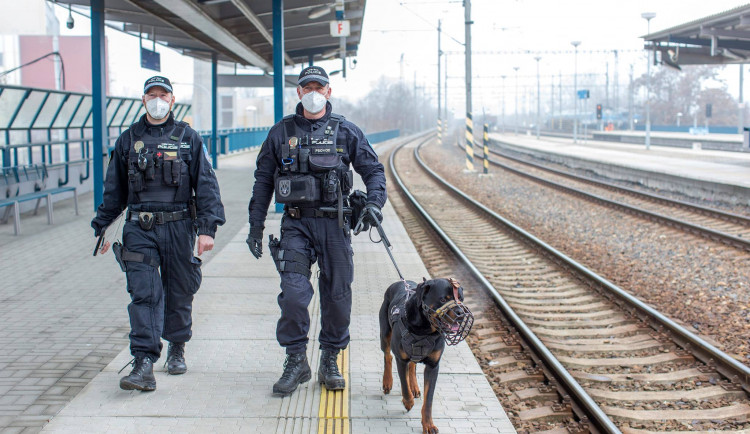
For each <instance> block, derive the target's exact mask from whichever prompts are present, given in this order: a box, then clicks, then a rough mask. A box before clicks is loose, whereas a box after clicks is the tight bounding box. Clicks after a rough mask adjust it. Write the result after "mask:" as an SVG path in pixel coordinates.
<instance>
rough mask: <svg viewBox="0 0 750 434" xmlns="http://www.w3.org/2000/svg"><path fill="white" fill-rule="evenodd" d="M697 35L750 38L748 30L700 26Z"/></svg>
mask: <svg viewBox="0 0 750 434" xmlns="http://www.w3.org/2000/svg"><path fill="white" fill-rule="evenodd" d="M698 36H718V37H720V38H736V39H744V40H750V31H745V30H726V29H715V28H705V27H703V26H701V29H700V33H699V35H698Z"/></svg>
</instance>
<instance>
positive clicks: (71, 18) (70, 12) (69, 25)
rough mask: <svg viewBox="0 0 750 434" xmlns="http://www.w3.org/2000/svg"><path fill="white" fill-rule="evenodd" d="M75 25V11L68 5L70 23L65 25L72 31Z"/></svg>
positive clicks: (67, 22)
mask: <svg viewBox="0 0 750 434" xmlns="http://www.w3.org/2000/svg"><path fill="white" fill-rule="evenodd" d="M75 24H76V23H75V21H73V11H71V10H70V4H68V21H66V22H65V25H66V26H67V27H68V28H69V29H72V28H73V26H74V25H75Z"/></svg>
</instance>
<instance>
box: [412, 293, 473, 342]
mask: <svg viewBox="0 0 750 434" xmlns="http://www.w3.org/2000/svg"><path fill="white" fill-rule="evenodd" d="M417 295H418V296H419V297H420V299H421V302H422V306H421V309H422V313H423V314H424V315H425V317H427V320H428V321H429V322H430V325H432V327H433V328H435V330H437V331H439V332H440V333H441V334H442V335H443V336H444V337H445V342H446V343H447V344H448V345H456V344H457V343H459V342H461V341H462V340H464V339H466V336H468V334H469V332H470V331H471V327H472V326H473V325H474V315H472V313H471V311H470V310H469V308H468V307H466V305H465V304H463V301H464V289H463V287H461V284H460V283H458V281H457V280H456V279H453V278H450V279H432V280H423V282H422V283H420V284H419V285H418V286H417Z"/></svg>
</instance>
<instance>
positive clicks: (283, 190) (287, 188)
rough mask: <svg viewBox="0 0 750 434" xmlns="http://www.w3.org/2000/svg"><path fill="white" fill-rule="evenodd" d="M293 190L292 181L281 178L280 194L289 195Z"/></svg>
mask: <svg viewBox="0 0 750 434" xmlns="http://www.w3.org/2000/svg"><path fill="white" fill-rule="evenodd" d="M291 191H292V181H291V180H289V179H280V180H279V194H280V195H281V196H282V197H287V196H289V193H290V192H291Z"/></svg>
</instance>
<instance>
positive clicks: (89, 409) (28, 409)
mask: <svg viewBox="0 0 750 434" xmlns="http://www.w3.org/2000/svg"><path fill="white" fill-rule="evenodd" d="M254 158H255V154H254V153H247V154H239V155H236V156H232V157H229V158H224V159H222V160H221V161H220V170H219V171H218V172H217V173H218V175H219V180H220V184H221V189H222V197H223V199H224V203H225V206H226V207H227V216H228V223H227V225H225V226H224V227H223V228H221V229H220V231H219V233H218V235H217V251H215V252H212V253H210V254H208V255H204V266H203V274H204V280H203V285H202V286H201V289H200V291H199V292H198V294H197V295H196V300H195V303H194V329H193V340H191V342H189V343H188V344H187V345H186V357H187V361H188V365H189V370H188V373H187V374H185V375H182V376H168V375H167V374H166V372H165V371H164V368H163V367H162V364H163V359H162V360H161V361H160V362H157V369H156V377H157V390H156V391H155V392H152V393H143V392H135V391H130V392H128V391H123V390H120V389H119V387H118V382H119V378H120V377H121V376H122V375H125V374H126V372H128V369H126V370H125V371H123V373H121V374H118V373H117V371H119V370H120V368H122V367H123V366H125V365H126V363H127V362H128V361H129V360H130V354H129V350H128V348H127V332H128V330H129V328H128V323H127V314H126V305H127V303H128V301H129V299H128V296H127V293H126V291H125V283H124V275H123V273H121V272H120V271H119V268H118V267H117V265H116V264H115V263H114V261H113V260H112V258H111V257H109V256H110V255H107V256H105V257H103V258H99V257H97V258H93V257H92V256H91V250H92V249H93V236H92V231H91V230H90V228H89V227H88V223H89V221H90V218H91V215H93V213H89V215H86V213H85V212H82V216H80V217H75V216H74V215H73V212H72V205H71V206H70V207H71V209H70V210H69V211H70V212H69V214H70V216H68V217H63V215H64V214H65V213H66V207H65V204H61V205H58V204H56V205H55V213H56V219H57V222H58V223H57V224H56V225H54V226H46V225H45V224H43V223H42V222H41V219H42V218H44V217H43V216H39V218H37V217H33V218H25V219H24V229H25V233H27V234H32V233H34V232H36V233H34V234H33V235H23V236H22V237H18V239H12V238H11V237H12V235H9V234H12V227H10V228H6V227H0V231H2V232H0V267H1V268H0V276H2V277H3V278H2V283H0V299H2V301H3V303H2V304H1V305H0V306H2V307H0V313H1V315H0V343H2V344H3V346H4V351H3V353H2V355H0V392H2V397H0V428H2V429H3V432H6V431H7V432H22V431H24V432H38V431H39V430H40V429H42V426H43V430H44V431H45V432H53V433H69V432H70V433H72V432H75V433H80V432H140V431H144V430H145V429H148V430H154V429H155V430H158V431H160V432H207V431H213V432H253V433H311V432H322V431H320V430H319V422H320V419H321V416H325V408H323V409H322V410H321V396H325V393H324V392H325V391H324V390H322V388H321V386H320V385H319V384H317V382H316V381H315V376H313V380H312V381H310V382H308V383H306V384H305V385H303V386H301V387H300V388H299V389H298V390H297V391H296V392H295V393H294V394H293V395H292V396H290V397H287V398H283V399H281V398H276V397H273V396H272V394H271V387H272V385H273V383H274V382H275V381H276V380H277V379H278V377H279V375H280V373H281V369H282V364H283V361H284V351H283V349H282V348H281V347H279V345H278V344H277V342H276V339H275V324H276V321H277V319H278V315H279V308H278V305H277V303H276V296H277V294H278V292H279V288H278V285H279V277H278V274H277V272H276V270H275V267H274V265H273V263H272V261H271V259H270V258H269V257H268V253H267V246H264V248H265V255H264V256H263V258H261V260H255V259H254V258H253V257H252V256H251V255H250V254H249V252H248V251H247V246H246V244H245V237H246V234H247V229H248V227H247V223H246V221H247V217H246V216H247V211H246V207H247V202H248V199H249V196H250V186H251V184H252V170H253V167H252V166H253V165H254ZM87 201H88V202H87ZM87 205H88V207H89V208H88V209H91V206H92V205H91V199H90V197H88V198H84V200H83V201H82V205H81V209H82V210H86V209H87V208H85V207H86V206H87ZM58 215H59V216H58ZM384 215H385V226H384V227H385V230H386V233H387V234H388V236H389V238H390V240H391V242H392V244H393V245H394V246H395V248H394V256H395V257H396V260H397V261H398V263H399V266H400V267H401V268H402V270H409V274H410V278H414V279H418V278H420V277H422V276H425V277H429V276H428V275H427V271H426V269H425V267H424V265H423V264H422V261H421V259H420V258H419V255H418V254H417V252H416V250H415V248H414V246H413V245H412V243H411V241H410V240H409V237H408V235H407V233H406V231H405V230H404V228H403V226H402V225H401V223H400V222H399V220H398V218H397V216H396V214H395V212H394V210H393V209H392V208H391V207H390V205H387V206H386V208H385V209H384ZM279 218H280V216H279V215H278V214H273V213H271V214H269V220H268V221H267V222H266V227H267V230H266V236H267V234H268V233H275V234H276V235H278V226H279V220H278V219H279ZM37 220H38V221H37ZM44 223H46V220H45V221H44ZM27 228H32V229H33V230H27ZM6 232H8V233H9V234H6ZM353 245H354V251H355V254H354V259H355V281H354V285H353V293H354V294H353V296H354V304H353V309H352V326H351V334H352V342H351V345H350V346H349V349H348V350H347V351H346V353H345V354H344V355H346V357H347V358H346V360H345V361H343V360H342V361H341V362H342V363H343V364H344V365H345V366H346V369H345V371H347V372H348V382H347V384H348V387H347V390H346V391H345V395H344V396H345V397H346V399H345V403H344V404H345V412H344V413H346V414H340V415H339V417H338V418H339V419H346V420H347V421H348V427H349V429H350V431H348V432H352V433H414V432H420V431H421V425H420V408H421V404H422V402H421V399H417V400H416V403H415V407H414V408H413V409H412V410H411V411H410V412H408V413H407V412H406V411H405V410H404V408H403V406H402V404H401V396H400V387H399V386H398V385H395V387H394V390H393V391H392V392H391V394H390V395H383V394H382V391H381V378H382V369H383V355H382V352H381V351H380V348H379V342H378V324H377V322H378V320H377V312H378V309H379V307H380V303H381V302H382V296H383V293H384V291H385V288H386V287H387V286H388V285H389V284H390V283H392V282H394V281H396V280H398V275H397V274H396V272H395V270H394V268H393V266H392V264H391V262H390V260H389V258H388V256H387V254H386V252H384V251H383V247H382V245H381V244H373V243H372V242H370V241H369V239H368V238H367V237H366V236H365V235H360V236H358V237H354V238H353ZM29 264H36V268H35V269H33V270H30V269H29ZM412 274H413V276H414V277H411V275H412ZM313 283H314V286H316V285H317V282H313ZM313 300H314V301H313V303H312V304H311V306H310V312H311V315H312V318H313V322H312V324H313V327H312V330H311V332H310V337H311V343H310V345H309V347H308V357H309V358H310V361H311V367H312V369H313V370H314V371H315V370H316V369H317V366H318V357H319V356H318V349H317V342H316V338H317V332H318V325H319V311H318V305H317V295H316V297H314V298H313ZM418 372H420V374H419V381H420V384H421V382H422V376H421V367H420V368H418ZM396 377H397V375H395V366H394V378H396ZM324 399H325V398H324ZM323 407H325V403H324V406H323ZM433 415H434V418H435V423H436V425H437V426H438V428H440V432H441V433H512V432H515V430H514V429H513V427H512V425H511V424H510V422H509V420H508V419H507V416H506V415H505V413H504V411H503V409H502V407H501V406H500V404H499V402H498V400H497V399H496V397H495V395H494V393H493V392H492V389H491V387H490V386H489V384H488V383H487V380H486V379H485V377H484V375H483V374H482V372H481V369H480V367H479V365H478V364H477V362H476V361H475V360H474V358H473V355H472V353H471V351H470V349H469V348H468V346H467V345H466V344H465V343H461V344H460V345H458V346H456V347H449V348H447V349H446V352H445V355H444V358H443V362H442V364H441V370H440V378H439V380H438V384H437V390H436V394H435V402H434V405H433ZM47 420H51V422H50V423H49V424H47V425H46V426H45V425H44V424H45V423H46V422H47ZM329 432H330V431H329ZM341 432H344V431H341Z"/></svg>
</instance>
